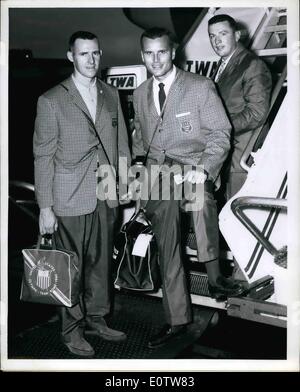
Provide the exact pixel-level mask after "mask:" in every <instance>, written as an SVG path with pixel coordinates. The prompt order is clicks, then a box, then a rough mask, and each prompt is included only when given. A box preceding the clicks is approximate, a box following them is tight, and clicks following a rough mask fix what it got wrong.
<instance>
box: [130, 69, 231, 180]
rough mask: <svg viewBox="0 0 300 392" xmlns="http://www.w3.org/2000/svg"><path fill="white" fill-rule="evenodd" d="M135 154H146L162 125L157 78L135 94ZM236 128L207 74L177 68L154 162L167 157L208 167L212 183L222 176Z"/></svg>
mask: <svg viewBox="0 0 300 392" xmlns="http://www.w3.org/2000/svg"><path fill="white" fill-rule="evenodd" d="M133 104H134V109H135V132H134V137H133V155H134V157H135V156H137V155H145V153H146V152H147V150H148V147H149V143H150V141H151V138H152V135H153V132H154V130H155V127H156V125H157V123H158V121H159V114H158V113H157V111H156V108H155V104H154V99H153V78H150V79H147V80H146V81H145V82H144V83H143V84H141V85H140V86H139V87H138V88H137V89H136V90H135V91H134V94H133ZM230 131H231V126H230V123H229V120H228V118H227V115H226V113H225V110H224V107H223V104H222V102H221V99H220V98H219V96H218V94H217V91H216V88H215V86H214V83H213V82H212V81H211V80H209V79H208V78H206V77H204V76H199V75H195V74H192V73H189V72H185V71H182V70H180V69H176V79H175V80H174V82H173V83H172V85H171V88H170V91H169V94H168V97H167V101H166V107H165V111H164V116H163V120H162V122H161V123H160V126H159V130H158V131H157V132H156V134H155V136H154V139H153V142H152V144H151V150H150V153H149V158H150V159H152V160H154V161H156V162H158V164H161V163H162V162H163V161H164V157H165V155H167V156H168V157H170V158H172V159H174V160H176V161H178V162H181V163H183V164H192V165H196V164H198V165H203V166H204V169H205V170H206V171H207V172H208V173H209V177H210V179H211V180H213V181H215V180H216V178H217V177H218V174H219V171H220V169H221V166H222V164H223V162H224V160H225V158H226V156H227V154H228V151H229V148H230Z"/></svg>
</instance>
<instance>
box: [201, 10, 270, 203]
mask: <svg viewBox="0 0 300 392" xmlns="http://www.w3.org/2000/svg"><path fill="white" fill-rule="evenodd" d="M208 34H209V39H210V43H211V45H212V48H213V49H214V51H215V52H216V53H217V54H218V55H219V56H220V57H221V59H220V62H219V66H218V68H217V70H216V73H215V75H213V79H214V80H215V82H216V83H217V88H218V91H219V93H220V95H221V97H222V100H223V103H224V106H225V108H226V109H227V114H228V116H229V119H230V121H231V124H232V129H233V131H232V148H231V152H230V154H229V157H228V160H227V162H226V164H225V165H224V170H222V172H224V176H222V181H224V183H225V184H226V198H227V200H228V199H229V198H231V197H232V196H233V195H234V194H236V193H237V192H238V191H239V190H240V188H241V187H242V185H243V183H244V182H245V180H246V177H247V172H246V171H245V170H244V169H243V168H242V167H241V165H240V160H241V157H242V154H243V152H244V150H245V148H246V146H247V144H248V142H249V140H250V139H251V137H252V135H253V133H254V132H255V130H256V129H257V128H258V127H260V126H261V125H263V124H264V121H265V119H266V116H267V114H268V110H269V106H270V93H271V88H272V79H271V74H270V72H269V70H268V68H267V66H266V64H265V63H264V62H263V61H262V60H261V59H259V58H258V57H257V56H256V55H255V54H254V53H251V52H250V51H249V50H247V49H245V48H244V46H243V45H242V44H241V43H240V42H239V40H240V36H241V32H240V31H239V30H238V29H237V24H236V22H235V20H234V19H233V18H232V17H231V16H229V15H223V14H222V15H215V16H214V17H212V18H211V19H210V20H209V21H208Z"/></svg>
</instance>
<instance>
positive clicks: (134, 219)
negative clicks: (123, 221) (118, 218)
mask: <svg viewBox="0 0 300 392" xmlns="http://www.w3.org/2000/svg"><path fill="white" fill-rule="evenodd" d="M141 214H143V218H144V219H145V221H146V222H147V224H148V225H149V226H151V222H150V221H149V219H148V218H147V216H146V214H145V209H144V208H140V209H139V210H138V211H136V212H135V213H134V214H133V215H132V217H131V218H130V219H129V221H128V222H127V224H130V223H132V222H134V221H136V219H137V217H138V216H139V215H141Z"/></svg>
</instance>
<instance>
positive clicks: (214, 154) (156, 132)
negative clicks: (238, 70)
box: [133, 28, 241, 348]
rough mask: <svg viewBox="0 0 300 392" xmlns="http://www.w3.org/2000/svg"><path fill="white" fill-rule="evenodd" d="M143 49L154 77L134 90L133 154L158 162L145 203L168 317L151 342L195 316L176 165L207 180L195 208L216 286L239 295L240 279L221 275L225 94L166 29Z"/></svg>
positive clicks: (191, 179)
mask: <svg viewBox="0 0 300 392" xmlns="http://www.w3.org/2000/svg"><path fill="white" fill-rule="evenodd" d="M141 49H142V51H141V54H142V59H143V62H144V63H145V65H146V67H147V69H148V71H149V72H150V74H152V75H153V77H152V78H150V79H148V80H147V81H145V82H144V83H143V84H142V85H141V86H139V87H138V88H137V89H136V90H135V91H134V96H133V104H134V110H135V120H134V124H135V132H134V135H133V157H134V158H135V157H139V156H145V155H146V156H148V157H147V168H148V169H149V170H150V169H152V168H153V167H154V166H155V167H156V168H157V167H158V168H159V172H160V174H158V175H156V180H155V181H153V179H152V178H151V181H149V182H150V183H151V182H152V185H153V186H152V188H151V194H150V197H149V200H146V201H145V202H143V201H142V203H143V204H142V205H145V210H146V215H147V216H148V218H149V219H150V220H151V223H152V226H153V231H154V234H155V236H156V240H157V243H158V252H159V262H160V270H161V275H162V290H163V306H164V310H165V316H166V320H167V325H166V326H165V327H164V328H163V329H162V331H160V332H159V333H158V335H156V336H154V337H153V338H151V339H150V342H149V347H151V348H152V347H157V346H160V345H162V344H164V343H165V342H167V341H168V340H169V339H171V338H173V337H174V336H176V335H178V334H180V333H183V332H184V331H185V330H186V325H187V324H188V323H190V322H191V320H192V315H191V305H190V296H189V292H188V289H187V286H186V280H185V272H184V267H183V264H182V256H181V249H180V242H181V241H180V207H181V206H182V205H183V204H184V203H185V201H186V199H188V197H187V195H186V194H185V195H184V198H183V199H182V200H176V197H175V196H174V195H175V194H176V193H177V194H178V192H177V187H178V183H177V184H176V182H175V181H172V178H173V177H172V174H171V173H172V172H173V173H174V171H173V169H174V167H176V168H178V167H181V168H183V171H184V181H185V182H186V183H187V184H202V189H203V188H204V189H203V200H202V202H203V203H202V204H203V205H201V206H200V208H196V209H195V210H193V209H192V220H193V223H194V227H195V233H196V238H197V248H198V249H197V250H198V258H199V261H201V262H205V265H206V268H207V272H208V279H209V287H210V291H211V293H212V294H220V293H221V294H225V295H238V294H239V293H240V292H241V287H240V286H239V285H238V284H236V283H235V282H232V281H231V280H229V279H225V278H224V277H222V275H221V273H220V269H219V260H218V251H219V244H218V217H217V210H216V203H215V200H214V197H213V193H212V192H213V188H214V183H215V182H216V180H217V178H218V175H219V172H220V169H221V167H222V164H223V162H224V160H225V158H226V156H227V153H228V151H229V148H230V130H231V126H230V123H229V121H228V119H227V116H226V113H225V110H224V108H223V105H222V102H221V100H220V98H219V96H218V94H217V92H216V89H215V87H214V84H213V82H212V81H210V80H209V79H207V78H205V77H203V76H199V75H195V74H192V73H189V72H184V71H181V70H179V69H178V68H176V67H175V66H174V65H173V60H174V57H175V48H174V44H173V40H172V37H171V34H170V33H169V32H168V31H167V30H165V29H160V28H153V29H150V30H148V31H146V32H144V33H143V34H142V36H141ZM185 169H186V170H185ZM153 172H154V171H153ZM177 174H179V173H178V172H177V173H176V174H174V177H175V176H176V175H177ZM170 176H171V181H170V185H167V187H168V191H169V194H168V196H169V197H168V198H167V197H166V198H165V197H164V196H163V195H164V191H166V189H164V187H165V188H166V184H169V183H168V182H167V181H168V179H169V178H170ZM160 187H161V188H162V192H161V194H160V192H159V188H160ZM167 193H168V192H165V194H167ZM153 195H155V197H153ZM157 195H160V196H159V197H156V196H157ZM200 204H201V203H200Z"/></svg>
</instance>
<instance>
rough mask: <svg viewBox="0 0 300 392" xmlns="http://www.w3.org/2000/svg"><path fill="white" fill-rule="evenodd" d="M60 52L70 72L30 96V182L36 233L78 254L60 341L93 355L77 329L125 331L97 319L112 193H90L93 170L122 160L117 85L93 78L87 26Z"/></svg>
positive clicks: (114, 337) (106, 288) (93, 42)
mask: <svg viewBox="0 0 300 392" xmlns="http://www.w3.org/2000/svg"><path fill="white" fill-rule="evenodd" d="M67 56H68V59H69V60H70V61H71V62H72V63H73V66H74V72H73V74H72V75H71V76H70V77H69V78H68V79H67V80H65V81H63V82H62V83H60V84H59V85H57V86H55V87H54V88H52V89H50V90H49V91H47V92H45V93H44V94H43V95H42V96H41V97H39V100H38V105H37V117H36V121H35V130H34V139H33V151H34V158H35V162H34V164H35V189H36V197H37V201H38V204H39V207H40V218H39V225H40V232H41V234H42V235H43V234H46V233H54V240H55V243H56V246H57V248H64V249H68V250H72V251H75V252H76V253H77V255H78V257H79V261H80V270H81V273H82V279H83V280H82V296H81V301H80V304H77V305H75V306H73V307H72V308H64V307H61V309H60V314H61V319H62V338H63V342H64V344H65V345H66V347H67V348H68V349H69V350H70V351H71V352H72V353H73V354H76V355H80V356H93V355H94V350H93V348H92V347H91V345H90V344H89V343H88V342H87V341H86V339H85V338H84V334H83V331H84V332H85V333H92V334H97V335H98V336H100V337H101V338H103V339H105V340H109V341H120V340H124V339H125V338H126V335H125V334H124V333H123V332H120V331H116V330H113V329H111V328H109V327H108V326H107V324H106V321H105V319H104V316H105V315H107V314H108V313H109V311H110V308H111V303H110V289H111V282H110V280H111V276H110V261H111V256H112V238H113V226H114V222H115V219H116V207H117V204H118V200H117V199H116V198H115V197H114V200H111V199H110V198H109V197H108V198H107V200H104V199H103V198H101V200H99V198H98V199H97V195H96V189H97V186H98V188H99V187H101V181H100V183H99V184H98V185H97V182H98V181H99V178H97V170H98V168H101V167H103V165H107V166H109V167H111V169H112V170H111V173H113V172H114V169H115V168H116V167H117V161H118V158H119V157H124V158H127V160H128V162H129V163H130V161H131V158H130V152H129V148H128V137H127V130H126V126H125V122H124V119H123V114H122V110H121V106H120V101H119V97H118V91H117V89H115V88H113V87H112V86H109V85H107V84H105V83H103V82H102V81H100V80H98V79H97V72H98V69H99V66H100V59H101V50H100V48H99V41H98V38H97V37H96V36H95V35H94V34H92V33H89V32H84V31H78V32H76V33H74V34H73V35H72V36H71V38H70V40H69V50H68V52H67ZM114 180H115V178H113V181H114ZM99 193H100V194H101V193H102V194H103V192H99Z"/></svg>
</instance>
